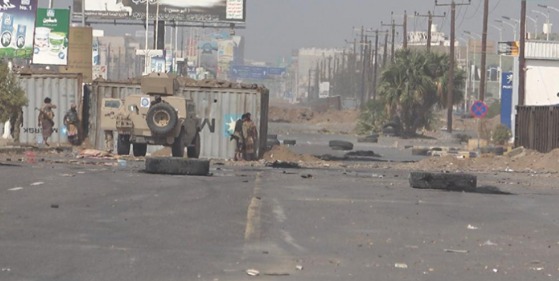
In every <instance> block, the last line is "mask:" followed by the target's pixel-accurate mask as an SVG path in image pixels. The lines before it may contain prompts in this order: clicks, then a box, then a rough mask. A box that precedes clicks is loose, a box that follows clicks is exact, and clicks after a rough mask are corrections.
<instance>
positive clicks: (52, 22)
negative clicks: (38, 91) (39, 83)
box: [33, 8, 70, 65]
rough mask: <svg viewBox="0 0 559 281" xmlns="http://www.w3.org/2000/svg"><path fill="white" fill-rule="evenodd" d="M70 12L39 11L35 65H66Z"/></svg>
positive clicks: (58, 10) (35, 42)
mask: <svg viewBox="0 0 559 281" xmlns="http://www.w3.org/2000/svg"><path fill="white" fill-rule="evenodd" d="M69 29H70V10H65V9H44V8H39V9H37V21H36V24H35V41H34V44H33V64H50V65H66V64H67V63H68V33H69Z"/></svg>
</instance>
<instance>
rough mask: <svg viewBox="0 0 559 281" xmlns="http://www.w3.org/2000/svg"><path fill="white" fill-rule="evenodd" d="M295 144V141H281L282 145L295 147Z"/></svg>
mask: <svg viewBox="0 0 559 281" xmlns="http://www.w3.org/2000/svg"><path fill="white" fill-rule="evenodd" d="M296 143H297V141H296V140H283V145H295V144H296Z"/></svg>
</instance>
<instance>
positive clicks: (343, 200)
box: [294, 198, 460, 206]
mask: <svg viewBox="0 0 559 281" xmlns="http://www.w3.org/2000/svg"><path fill="white" fill-rule="evenodd" d="M294 200H295V201H304V202H317V203H320V202H324V203H384V204H410V205H443V206H460V205H459V204H457V203H452V202H426V201H423V200H415V201H411V200H410V201H405V200H381V199H351V198H297V199H294Z"/></svg>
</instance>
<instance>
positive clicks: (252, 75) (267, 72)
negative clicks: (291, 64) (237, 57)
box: [230, 65, 286, 80]
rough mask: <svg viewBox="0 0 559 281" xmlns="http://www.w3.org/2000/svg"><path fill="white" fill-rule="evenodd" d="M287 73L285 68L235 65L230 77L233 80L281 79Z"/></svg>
mask: <svg viewBox="0 0 559 281" xmlns="http://www.w3.org/2000/svg"><path fill="white" fill-rule="evenodd" d="M285 73H286V69H285V68H283V67H265V66H249V65H235V66H232V67H231V73H230V75H231V78H233V79H251V80H264V79H272V78H277V77H281V76H282V75H285Z"/></svg>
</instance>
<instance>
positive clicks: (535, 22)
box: [526, 15, 538, 39]
mask: <svg viewBox="0 0 559 281" xmlns="http://www.w3.org/2000/svg"><path fill="white" fill-rule="evenodd" d="M526 18H527V19H529V20H531V21H532V22H533V23H534V36H536V39H537V36H538V20H537V19H535V18H533V17H531V16H528V15H526Z"/></svg>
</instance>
